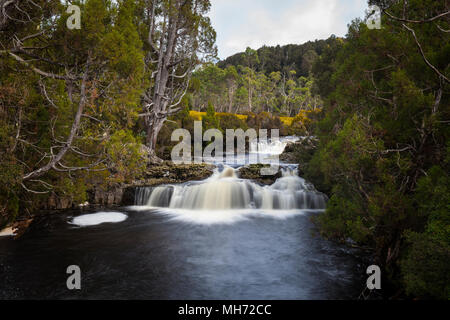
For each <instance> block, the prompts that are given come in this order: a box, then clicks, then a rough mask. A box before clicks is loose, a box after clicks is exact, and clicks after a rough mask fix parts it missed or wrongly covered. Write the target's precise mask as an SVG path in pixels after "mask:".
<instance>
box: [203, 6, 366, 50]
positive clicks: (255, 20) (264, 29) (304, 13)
mask: <svg viewBox="0 0 450 320" xmlns="http://www.w3.org/2000/svg"><path fill="white" fill-rule="evenodd" d="M211 2H212V10H211V13H210V17H211V20H212V23H213V25H214V28H215V29H216V31H217V44H218V47H219V56H220V58H226V57H228V56H230V55H232V54H234V53H236V52H240V51H244V50H245V48H246V47H252V48H254V49H256V48H259V47H261V46H263V45H269V46H274V45H278V44H280V45H285V44H290V43H295V44H301V43H304V42H307V41H309V40H312V41H313V40H316V39H326V38H328V37H329V36H330V35H331V34H335V35H337V36H343V35H345V34H346V33H347V24H348V23H350V22H351V20H352V19H354V18H357V17H363V16H364V10H365V9H366V8H367V1H366V0H211Z"/></svg>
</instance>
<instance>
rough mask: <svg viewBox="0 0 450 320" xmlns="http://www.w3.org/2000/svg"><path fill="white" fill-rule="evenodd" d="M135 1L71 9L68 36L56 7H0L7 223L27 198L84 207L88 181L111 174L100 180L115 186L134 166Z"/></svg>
mask: <svg viewBox="0 0 450 320" xmlns="http://www.w3.org/2000/svg"><path fill="white" fill-rule="evenodd" d="M133 2H134V1H131V0H124V1H120V2H119V3H118V5H117V6H116V5H113V4H112V3H111V2H110V1H103V0H89V1H85V2H83V3H81V2H75V4H77V5H79V6H80V7H81V8H82V10H83V19H82V29H81V30H69V29H68V28H67V26H66V20H67V18H68V14H67V13H65V11H66V8H65V6H64V5H63V4H62V3H61V2H60V1H1V2H0V7H1V8H0V9H1V10H0V21H1V32H0V43H1V48H2V49H1V50H0V55H1V56H2V60H1V63H0V70H1V71H0V92H8V93H9V94H2V95H0V106H1V108H0V115H1V117H0V123H1V127H2V128H5V131H3V130H2V134H0V135H2V136H3V134H4V135H5V136H9V137H10V138H8V140H7V141H6V143H0V148H1V149H2V154H3V153H7V154H8V158H7V159H5V160H6V163H5V165H7V167H8V168H9V169H8V171H9V172H8V177H9V178H8V182H7V184H6V185H9V186H10V187H8V189H9V190H7V191H5V190H4V189H3V187H0V193H1V194H2V197H3V195H4V194H7V201H6V207H5V208H6V209H5V208H3V209H1V210H0V212H1V211H2V210H4V211H3V212H6V215H7V216H9V217H13V216H14V212H17V210H18V207H19V206H21V205H23V203H24V201H25V200H26V199H28V201H29V202H28V208H27V209H30V205H29V203H30V202H31V203H33V201H31V199H33V196H36V197H37V196H39V195H43V194H50V193H51V194H54V193H61V194H67V195H70V196H72V197H73V199H75V200H76V201H81V200H83V199H85V197H86V194H85V192H83V191H85V189H86V185H88V179H89V178H93V176H94V175H96V174H98V175H100V174H102V172H104V171H107V170H109V171H110V175H109V177H110V178H109V180H108V179H106V181H112V180H114V179H117V180H116V181H118V180H120V179H122V178H123V176H124V174H125V175H127V174H128V173H130V171H131V170H130V169H131V168H133V164H132V163H133V160H132V158H133V157H134V159H136V161H138V162H139V152H138V151H139V150H138V145H139V143H138V141H137V139H136V138H135V137H133V136H132V135H131V133H130V128H131V127H132V126H133V125H134V123H135V122H136V119H137V115H138V109H137V107H138V102H139V99H140V94H141V90H140V88H141V80H142V76H143V54H142V52H141V48H142V43H141V42H140V39H139V36H138V33H137V29H136V26H135V25H134V23H133V20H132V19H131V17H132V15H131V12H132V11H133V8H134V4H133ZM125 146H126V147H125ZM113 150H114V154H115V156H112V154H111V152H112V151H113ZM119 153H121V156H120V157H117V156H118V154H119ZM119 158H120V159H121V160H120V161H123V162H128V163H129V166H128V167H127V170H126V171H127V172H128V173H125V172H121V171H120V168H123V166H122V167H121V166H119V165H118V161H119V160H118V159H119ZM0 162H3V159H1V160H0ZM2 167H3V163H2ZM13 172H14V178H12V176H11V175H10V173H13ZM130 174H134V173H130ZM5 178H6V176H5ZM75 186H76V187H75ZM9 199H11V201H10V200H9ZM14 199H15V200H14ZM16 200H17V201H16ZM0 220H2V219H0ZM1 223H2V221H0V224H1Z"/></svg>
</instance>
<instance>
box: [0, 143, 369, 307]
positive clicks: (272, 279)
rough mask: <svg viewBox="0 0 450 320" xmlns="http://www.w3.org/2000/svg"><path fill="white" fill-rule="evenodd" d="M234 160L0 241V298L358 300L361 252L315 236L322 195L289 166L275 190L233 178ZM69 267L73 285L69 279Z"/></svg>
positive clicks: (275, 149) (268, 151)
mask: <svg viewBox="0 0 450 320" xmlns="http://www.w3.org/2000/svg"><path fill="white" fill-rule="evenodd" d="M283 141H284V142H286V141H287V140H286V139H285V140H283ZM282 149H283V147H281V148H280V145H279V143H274V144H273V145H265V146H262V147H261V148H260V154H259V155H260V156H261V157H262V158H266V159H267V157H268V156H270V155H273V154H278V153H279V152H281V151H282ZM261 150H262V151H261ZM255 152H256V151H255ZM243 158H245V157H237V160H238V161H233V163H229V162H228V163H222V164H218V169H217V171H216V173H215V174H214V175H213V176H212V177H211V178H209V179H207V180H205V181H200V182H190V183H186V184H183V185H177V186H159V187H156V188H141V189H139V190H138V192H137V195H136V203H135V206H133V207H127V208H114V209H111V210H101V211H99V212H79V211H65V212H61V213H59V214H57V215H52V216H47V217H44V218H41V219H38V221H37V222H36V223H35V224H33V225H32V227H31V228H30V230H29V232H27V233H26V234H25V235H24V236H23V237H21V238H19V239H18V240H13V239H12V238H10V237H0V275H1V276H0V299H188V300H190V299H226V300H228V299H244V300H247V299H257V300H259V299H261V300H265V299H287V300H292V299H295V300H297V299H301V300H309V299H356V298H357V297H358V295H359V293H360V292H361V291H362V289H363V286H364V283H365V280H364V274H363V266H362V262H361V260H360V258H359V255H360V252H359V251H358V250H357V249H351V248H348V247H346V246H341V245H338V244H335V243H333V242H330V241H327V240H324V239H322V238H321V237H319V236H317V235H314V226H313V224H312V223H311V217H313V216H314V215H316V214H319V213H320V212H322V211H323V209H324V208H325V205H326V200H327V199H326V196H325V195H323V194H321V193H320V192H318V191H316V190H315V188H314V186H312V185H311V184H309V183H308V182H306V181H305V180H303V179H302V178H301V177H299V176H298V175H297V173H296V170H295V167H293V166H291V165H282V168H283V177H281V178H280V179H278V180H277V181H276V182H275V183H274V184H273V185H272V186H260V185H258V184H256V183H253V182H251V181H248V180H242V179H240V178H239V176H238V173H237V170H236V169H237V168H238V167H239V166H241V165H242V163H241V162H242V161H241V160H242V159H243ZM235 160H236V159H235ZM258 162H261V161H258ZM269 162H270V161H269ZM216 164H217V163H216ZM70 265H77V266H79V267H80V269H81V286H82V288H81V290H74V291H70V290H68V289H67V287H66V279H67V277H68V276H69V275H68V274H66V269H67V267H68V266H70Z"/></svg>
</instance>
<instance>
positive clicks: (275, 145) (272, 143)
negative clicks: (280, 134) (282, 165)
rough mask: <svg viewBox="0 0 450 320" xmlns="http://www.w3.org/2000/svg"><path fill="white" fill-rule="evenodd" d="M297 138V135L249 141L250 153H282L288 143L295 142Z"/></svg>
mask: <svg viewBox="0 0 450 320" xmlns="http://www.w3.org/2000/svg"><path fill="white" fill-rule="evenodd" d="M299 139H300V138H298V137H284V138H281V139H277V140H272V139H269V140H267V141H264V140H254V141H252V142H251V143H250V153H261V154H268V155H277V154H282V153H283V151H284V149H285V148H286V146H287V145H288V143H293V142H297V141H298V140H299Z"/></svg>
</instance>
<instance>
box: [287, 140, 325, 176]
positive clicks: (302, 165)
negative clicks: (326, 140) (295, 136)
mask: <svg viewBox="0 0 450 320" xmlns="http://www.w3.org/2000/svg"><path fill="white" fill-rule="evenodd" d="M317 145H318V140H317V139H316V138H315V137H306V138H304V139H302V140H300V141H297V142H293V143H289V144H288V145H287V146H286V148H285V149H284V152H283V153H282V154H281V155H280V161H283V162H285V163H293V164H298V170H299V174H300V175H302V174H303V173H304V172H305V169H306V166H307V165H308V162H309V161H310V160H311V158H312V156H313V154H314V152H315V150H316V148H317Z"/></svg>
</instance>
